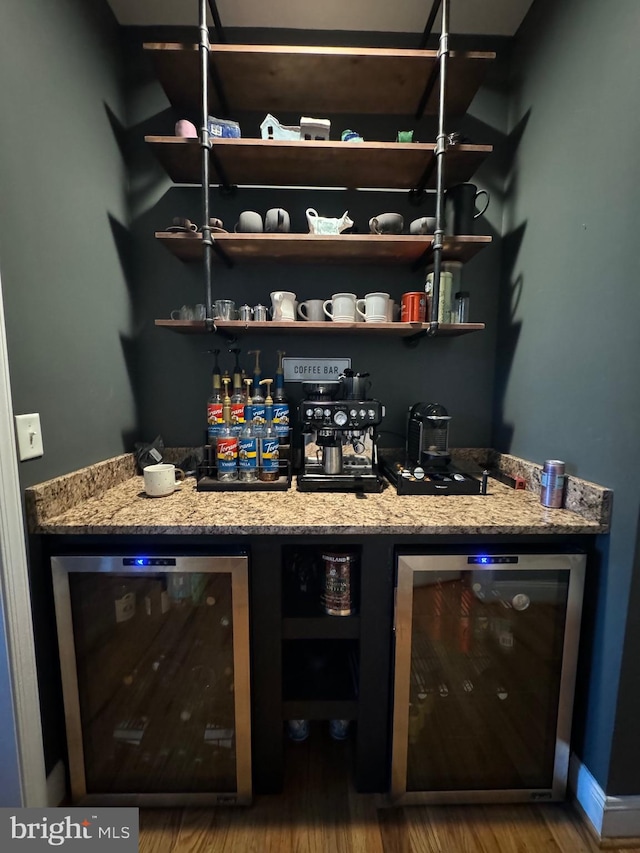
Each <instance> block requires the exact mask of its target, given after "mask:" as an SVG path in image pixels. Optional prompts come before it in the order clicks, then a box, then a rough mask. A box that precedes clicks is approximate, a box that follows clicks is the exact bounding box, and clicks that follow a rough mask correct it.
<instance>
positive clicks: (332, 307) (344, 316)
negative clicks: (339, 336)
mask: <svg viewBox="0 0 640 853" xmlns="http://www.w3.org/2000/svg"><path fill="white" fill-rule="evenodd" d="M356 298H357V297H356V295H355V293H334V294H333V296H332V297H331V299H325V301H324V302H323V303H322V310H323V311H324V313H325V314H326V315H327V317H328V318H329V319H330V320H333V322H334V323H355V320H356Z"/></svg>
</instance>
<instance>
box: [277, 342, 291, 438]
mask: <svg viewBox="0 0 640 853" xmlns="http://www.w3.org/2000/svg"><path fill="white" fill-rule="evenodd" d="M285 355H286V352H285V351H284V350H281V349H279V350H278V369H277V370H276V381H275V390H274V392H273V399H274V407H273V428H274V429H275V432H276V435H277V436H278V441H279V442H280V444H288V443H289V420H290V419H289V403H288V401H287V396H286V394H285V391H284V368H283V366H282V359H283V358H284V356H285Z"/></svg>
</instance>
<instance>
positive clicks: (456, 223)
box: [444, 184, 490, 234]
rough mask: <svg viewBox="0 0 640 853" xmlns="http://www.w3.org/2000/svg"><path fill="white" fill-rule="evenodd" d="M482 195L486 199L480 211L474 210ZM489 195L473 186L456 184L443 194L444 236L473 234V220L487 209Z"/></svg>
mask: <svg viewBox="0 0 640 853" xmlns="http://www.w3.org/2000/svg"><path fill="white" fill-rule="evenodd" d="M482 195H485V196H486V197H487V199H486V201H485V205H484V207H483V208H482V210H476V202H477V200H478V198H479V197H480V196H482ZM489 201H490V199H489V193H488V192H487V191H486V190H479V189H478V188H477V186H476V185H475V184H456V186H453V187H450V188H449V189H448V190H447V191H446V192H445V199H444V212H445V220H446V227H445V233H446V234H473V220H474V219H477V218H478V217H479V216H482V214H483V213H484V212H485V210H486V209H487V207H489Z"/></svg>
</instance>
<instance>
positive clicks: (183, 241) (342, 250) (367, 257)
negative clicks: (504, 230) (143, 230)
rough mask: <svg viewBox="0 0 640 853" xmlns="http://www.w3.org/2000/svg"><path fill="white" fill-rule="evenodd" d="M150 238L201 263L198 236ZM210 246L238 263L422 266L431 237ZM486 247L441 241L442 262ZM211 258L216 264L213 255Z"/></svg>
mask: <svg viewBox="0 0 640 853" xmlns="http://www.w3.org/2000/svg"><path fill="white" fill-rule="evenodd" d="M155 236H156V239H157V240H159V241H160V242H161V243H162V245H163V246H165V248H167V249H168V250H169V251H170V252H171V253H172V254H173V255H175V256H176V257H177V258H179V259H180V260H182V261H202V258H203V245H202V236H201V235H200V234H194V233H186V232H185V233H174V232H169V231H157V232H156V235H155ZM212 236H213V238H214V242H215V244H216V245H217V246H218V248H219V249H220V250H221V252H222V253H223V254H224V255H225V256H226V257H227V258H228V259H229V260H230V261H234V262H238V263H249V262H253V261H259V262H260V263H266V262H270V261H276V262H281V261H286V262H289V263H322V264H325V263H340V264H346V263H356V264H367V263H373V264H381V263H384V264H413V263H418V262H420V261H421V260H423V261H424V263H428V261H429V257H430V256H431V254H432V253H431V248H432V246H433V235H426V236H413V235H405V234H400V235H391V234H380V235H379V234H339V235H336V236H334V235H316V234H234V233H230V234H217V233H214V234H213V235H212ZM490 243H491V237H489V236H481V237H475V236H462V237H446V238H445V241H444V251H443V258H444V260H449V261H463V262H465V261H469V260H471V258H472V257H474V255H476V254H477V252H479V251H480V250H481V249H483V248H484V247H485V246H487V245H489V244H490ZM212 257H213V259H214V260H221V257H220V255H219V254H218V253H217V252H215V251H214V252H213V255H212Z"/></svg>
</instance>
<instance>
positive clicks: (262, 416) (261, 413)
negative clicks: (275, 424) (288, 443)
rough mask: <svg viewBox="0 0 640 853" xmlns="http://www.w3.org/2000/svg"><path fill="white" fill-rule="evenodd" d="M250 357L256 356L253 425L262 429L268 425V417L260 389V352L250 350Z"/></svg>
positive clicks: (252, 402) (252, 399) (252, 401)
mask: <svg viewBox="0 0 640 853" xmlns="http://www.w3.org/2000/svg"><path fill="white" fill-rule="evenodd" d="M249 355H255V357H256V363H255V366H254V368H253V397H252V398H251V404H252V406H253V424H254V426H255V427H262V426H264V424H265V423H266V420H267V417H266V410H265V402H264V397H263V395H262V389H261V388H260V383H261V381H262V371H261V370H260V350H259V349H252V350H249Z"/></svg>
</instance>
